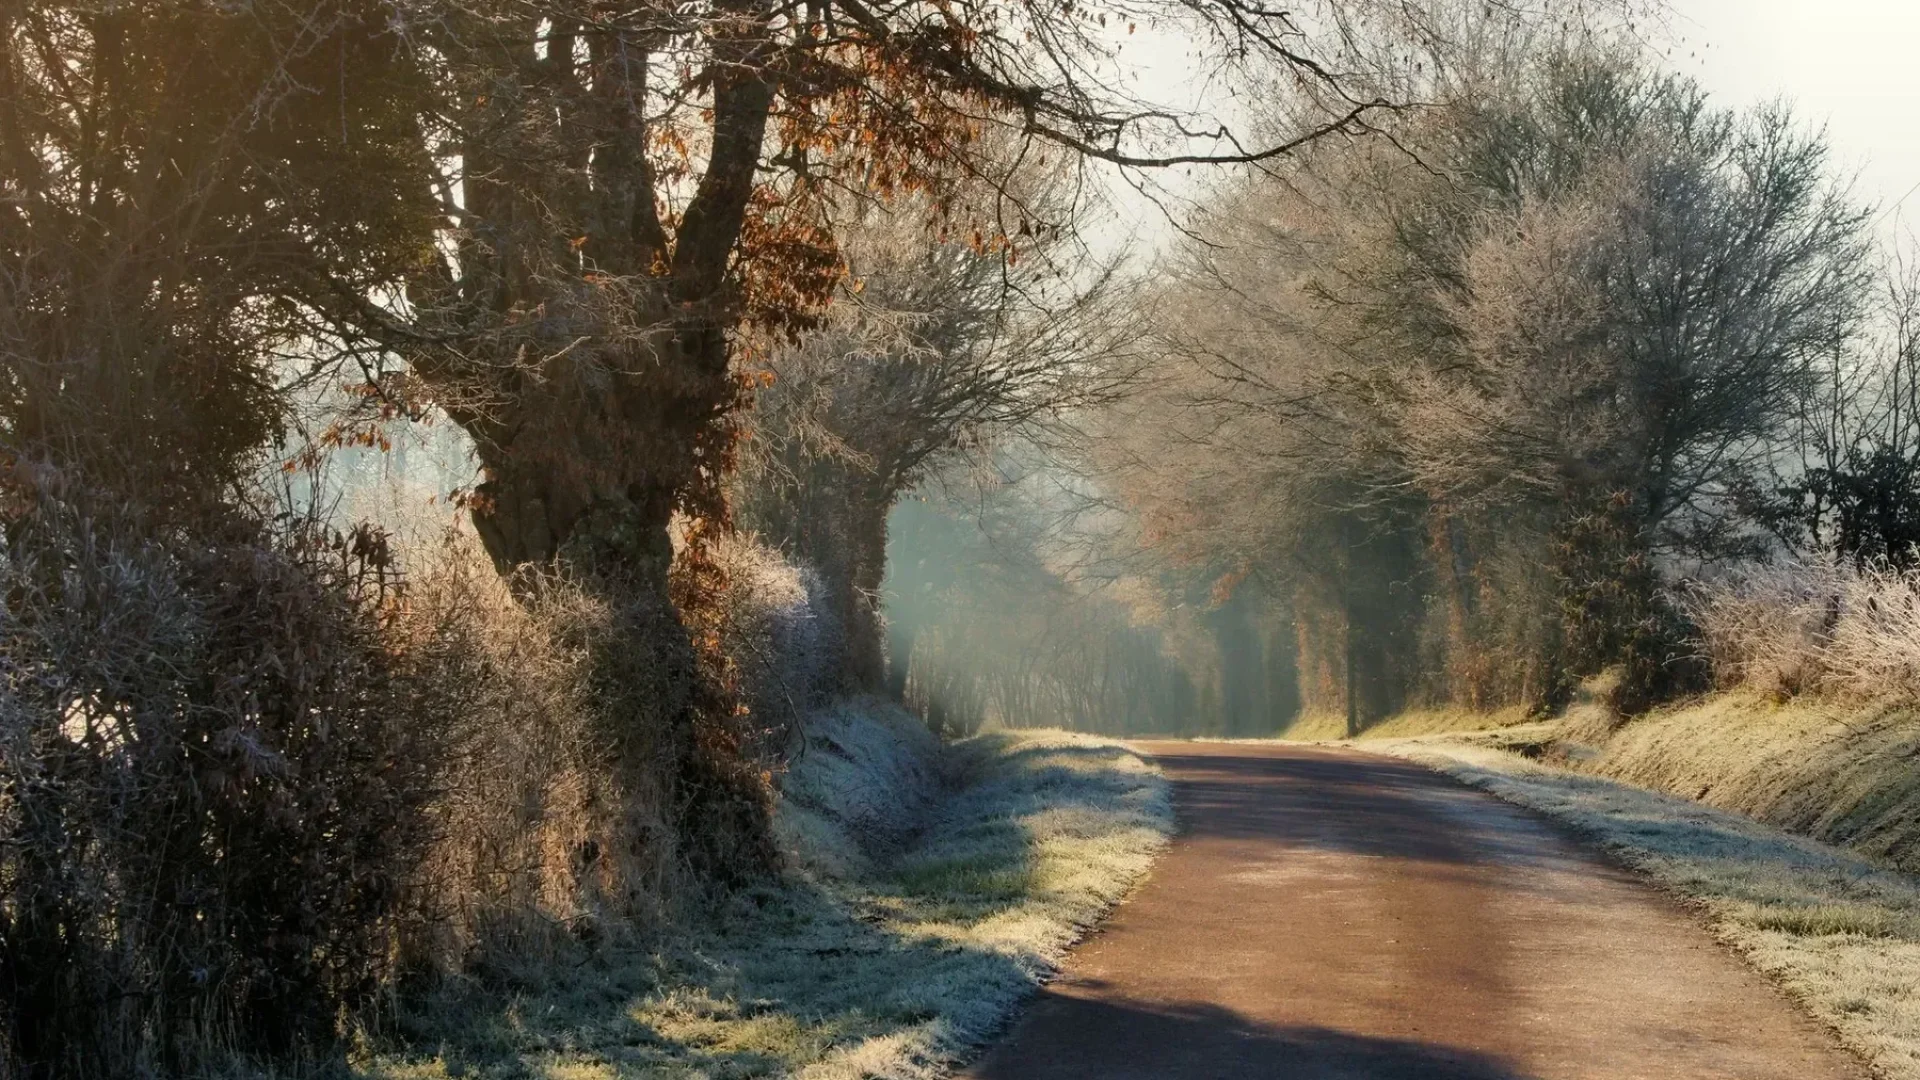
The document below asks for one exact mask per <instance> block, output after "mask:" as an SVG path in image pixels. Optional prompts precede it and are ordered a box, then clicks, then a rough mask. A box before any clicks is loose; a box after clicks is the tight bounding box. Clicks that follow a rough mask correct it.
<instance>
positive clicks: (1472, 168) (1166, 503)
mask: <svg viewBox="0 0 1920 1080" xmlns="http://www.w3.org/2000/svg"><path fill="white" fill-rule="evenodd" d="M1469 85H1470V86H1471V87H1472V89H1473V93H1472V94H1470V95H1468V96H1464V97H1461V98H1459V99H1457V100H1454V101H1452V102H1450V103H1448V104H1446V105H1444V106H1442V107H1440V108H1437V109H1435V110H1434V111H1432V112H1429V113H1426V114H1423V115H1422V116H1419V117H1409V118H1407V120H1406V122H1405V123H1404V124H1401V125H1396V126H1395V127H1394V129H1393V135H1394V138H1395V141H1396V142H1397V143H1398V144H1399V145H1400V146H1401V147H1404V148H1406V149H1408V150H1410V151H1411V152H1412V153H1411V156H1409V155H1404V154H1395V153H1389V152H1386V151H1384V150H1383V149H1382V148H1381V147H1380V146H1378V145H1377V144H1376V145H1360V144H1355V145H1335V144H1327V145H1322V146H1320V147H1317V148H1315V150H1314V151H1313V152H1310V153H1307V154H1304V155H1302V156H1301V157H1300V158H1298V159H1297V160H1296V161H1294V162H1292V163H1290V167H1289V168H1288V169H1287V170H1286V173H1285V175H1284V177H1283V178H1282V180H1281V182H1277V183H1276V182H1267V181H1265V180H1263V179H1254V180H1250V181H1249V182H1248V183H1247V185H1246V186H1245V187H1243V188H1241V189H1239V190H1238V191H1235V192H1233V193H1232V195H1231V196H1230V197H1229V198H1225V199H1222V200H1220V203H1219V204H1218V205H1219V206H1220V207H1221V209H1220V210H1219V212H1216V213H1213V214H1209V215H1208V216H1207V217H1205V218H1204V219H1202V221H1201V222H1200V223H1199V231H1200V233H1201V235H1202V237H1203V238H1204V239H1205V240H1206V241H1207V244H1204V245H1203V244H1195V245H1192V246H1191V247H1190V248H1189V249H1188V250H1186V251H1184V252H1183V253H1182V259H1183V261H1182V262H1180V263H1178V264H1176V273H1175V282H1176V284H1175V286H1174V287H1175V288H1177V289H1179V290H1182V293H1183V296H1182V299H1180V300H1178V301H1176V302H1175V305H1174V306H1176V307H1177V308H1178V309H1180V310H1183V311H1194V310H1210V311H1212V312H1215V313H1217V314H1215V315H1214V316H1212V317H1210V318H1203V319H1187V320H1183V322H1182V323H1181V324H1180V325H1179V326H1178V327H1176V328H1174V329H1173V330H1171V331H1170V332H1167V333H1165V334H1164V335H1163V341H1164V342H1165V345H1164V347H1165V348H1166V349H1167V350H1168V352H1169V354H1170V355H1171V356H1172V357H1174V358H1176V361H1177V363H1176V370H1175V371H1174V372H1173V373H1172V374H1171V375H1170V376H1169V381H1168V382H1167V383H1166V384H1165V389H1164V390H1163V391H1162V392H1161V393H1159V394H1157V395H1155V397H1154V398H1153V399H1150V400H1149V401H1146V402H1143V403H1142V405H1141V406H1140V408H1142V409H1148V410H1157V413H1156V415H1155V419H1156V421H1157V422H1156V423H1143V422H1140V421H1139V420H1138V419H1137V418H1134V417H1131V416H1130V417H1129V419H1128V421H1127V422H1126V423H1125V428H1126V430H1127V432H1129V433H1131V438H1132V441H1133V442H1134V443H1135V445H1133V446H1132V447H1131V448H1128V447H1127V440H1121V443H1120V445H1121V447H1122V450H1123V459H1124V460H1128V461H1132V462H1135V463H1144V464H1135V465H1133V466H1131V467H1129V468H1127V469H1125V470H1123V471H1124V473H1125V474H1126V475H1129V476H1130V477H1131V478H1132V480H1131V491H1132V493H1133V495H1134V498H1135V499H1136V502H1137V503H1138V505H1140V506H1141V507H1142V509H1143V511H1144V512H1145V513H1147V514H1148V518H1149V521H1150V523H1154V527H1155V528H1156V529H1157V530H1158V531H1159V532H1160V533H1161V534H1162V535H1165V536H1169V537H1177V538H1178V539H1177V544H1178V545H1179V546H1180V547H1181V548H1183V549H1184V550H1186V551H1188V552H1189V553H1191V554H1192V555H1194V556H1199V557H1209V558H1216V559H1224V560H1226V561H1227V562H1228V563H1229V564H1232V563H1240V564H1243V565H1267V566H1271V567H1274V570H1275V572H1276V573H1286V574H1291V575H1292V576H1293V577H1294V579H1295V580H1300V581H1312V580H1314V579H1315V578H1318V579H1319V581H1320V582H1321V585H1320V586H1319V587H1318V592H1319V593H1320V594H1321V596H1322V597H1323V600H1322V602H1323V603H1330V604H1332V605H1334V606H1336V607H1337V608H1340V609H1342V610H1343V611H1344V612H1345V614H1344V615H1343V616H1341V617H1339V618H1337V619H1335V620H1333V621H1334V622H1335V623H1337V624H1339V625H1344V627H1345V631H1346V633H1347V635H1348V637H1349V644H1350V645H1351V644H1352V640H1351V639H1352V635H1353V634H1354V633H1355V632H1356V631H1357V630H1358V629H1359V628H1360V627H1362V626H1366V625H1368V624H1371V627H1370V629H1369V630H1368V631H1367V634H1366V637H1367V638H1368V639H1371V640H1372V641H1374V642H1375V643H1376V644H1374V645H1372V646H1369V648H1370V649H1375V650H1383V652H1382V655H1383V656H1385V657H1392V658H1393V659H1392V664H1394V665H1402V667H1401V670H1402V671H1403V672H1405V674H1403V675H1401V676H1399V677H1398V678H1389V679H1388V682H1389V683H1397V685H1399V686H1402V687H1410V688H1414V689H1420V690H1421V692H1426V693H1436V694H1441V695H1446V696H1460V697H1465V698H1467V699H1469V700H1474V701H1476V702H1481V701H1487V700H1489V697H1491V699H1492V700H1499V699H1501V698H1504V697H1506V696H1507V695H1510V694H1515V693H1525V694H1526V695H1527V696H1529V697H1531V698H1532V700H1534V701H1536V702H1544V703H1549V704H1550V703H1553V702H1554V701H1555V700H1557V698H1558V696H1559V695H1562V694H1564V693H1565V691H1566V687H1567V686H1568V683H1567V681H1566V679H1567V677H1568V675H1581V674H1586V673H1590V672H1591V671H1592V670H1595V669H1596V668H1597V666H1599V665H1604V664H1608V663H1612V662H1614V661H1615V660H1616V659H1619V658H1620V656H1621V655H1623V650H1625V651H1627V652H1634V651H1636V650H1637V653H1636V655H1641V654H1644V655H1652V653H1653V652H1658V651H1659V650H1660V649H1671V648H1674V647H1675V643H1674V642H1671V641H1668V642H1667V643H1666V644H1664V645H1658V644H1657V643H1653V642H1651V641H1650V640H1646V641H1643V640H1642V637H1641V636H1636V635H1640V634H1641V631H1640V630H1632V631H1631V632H1629V630H1628V629H1627V628H1626V627H1625V626H1624V623H1633V624H1635V625H1636V626H1641V627H1642V629H1643V630H1645V631H1646V632H1647V633H1652V632H1654V630H1656V629H1660V627H1667V623H1666V622H1665V621H1663V620H1662V619H1661V618H1660V617H1658V614H1657V613H1658V610H1659V608H1660V605H1659V604H1658V603H1657V597H1656V596H1654V595H1652V594H1651V593H1648V594H1647V595H1639V594H1636V596H1635V597H1633V598H1631V600H1630V602H1629V600H1621V601H1620V602H1618V603H1609V604H1607V605H1604V606H1605V608H1606V610H1607V611H1610V612H1613V613H1615V614H1616V615H1618V617H1619V619H1621V620H1623V621H1624V622H1623V626H1622V627H1619V628H1614V629H1609V630H1607V631H1606V632H1605V633H1602V634H1599V635H1598V636H1594V635H1592V634H1590V633H1588V631H1589V630H1591V629H1592V628H1591V626H1590V625H1589V624H1591V623H1592V622H1593V621H1594V620H1593V615H1594V613H1595V611H1597V610H1599V609H1597V608H1595V607H1594V606H1593V605H1592V604H1589V603H1587V602H1585V601H1582V600H1579V599H1578V598H1579V597H1583V596H1585V597H1593V596H1599V595H1601V594H1602V593H1604V592H1606V590H1608V589H1613V588H1615V587H1616V586H1620V585H1621V584H1622V583H1625V582H1634V583H1637V584H1636V585H1635V588H1637V589H1639V590H1641V591H1642V592H1646V590H1648V589H1653V588H1654V587H1656V586H1657V584H1658V581H1659V575H1658V574H1657V573H1656V572H1654V570H1653V569H1652V566H1653V562H1654V560H1656V559H1657V558H1658V557H1660V556H1661V555H1662V554H1663V553H1668V552H1676V551H1681V550H1683V549H1684V550H1688V551H1693V550H1695V549H1697V547H1698V544H1699V542H1700V541H1702V540H1703V539H1710V538H1712V537H1714V536H1716V535H1719V534H1720V533H1721V532H1723V531H1724V529H1723V528H1722V526H1723V525H1725V524H1726V523H1730V522H1732V521H1733V520H1734V519H1735V516H1736V515H1735V513H1734V511H1735V507H1734V505H1733V503H1732V496H1733V495H1734V494H1735V493H1736V492H1737V490H1738V489H1739V485H1740V483H1741V481H1742V479H1743V478H1744V477H1747V476H1749V475H1751V474H1752V472H1753V470H1754V469H1755V468H1757V467H1759V466H1760V465H1762V464H1763V463H1765V462H1766V461H1767V460H1768V459H1769V456H1770V455H1771V454H1772V453H1773V452H1774V448H1775V447H1777V446H1779V445H1780V442H1781V440H1782V439H1783V438H1784V437H1785V436H1786V435H1787V434H1788V431H1789V428H1790V427H1791V425H1792V423H1793V421H1794V418H1795V417H1796V416H1797V415H1798V414H1799V410H1800V408H1801V405H1802V402H1803V400H1804V394H1805V393H1806V392H1807V391H1808V390H1809V389H1810V376H1811V373H1812V372H1815V371H1817V370H1818V369H1819V368H1820V366H1821V365H1822V364H1823V363H1824V361H1825V358H1826V357H1829V356H1831V355H1832V354H1833V353H1834V351H1835V350H1836V349H1837V348H1838V347H1839V345H1840V343H1841V342H1843V341H1844V340H1845V339H1846V336H1847V335H1848V333H1849V332H1850V331H1851V328H1852V326H1853V324H1854V322H1855V319H1856V315H1857V311H1858V303H1859V297H1860V295H1861V284H1862V280H1861V276H1860V271H1859V267H1860V265H1861V259H1860V255H1861V247H1860V242H1861V241H1860V226H1861V223H1862V217H1861V214H1860V211H1859V210H1858V209H1857V208H1856V207H1855V206H1853V205H1852V204H1851V202H1850V201H1849V200H1848V199H1847V198H1846V197H1845V194H1844V192H1842V191H1840V190H1838V189H1837V188H1836V187H1835V186H1834V185H1832V184H1831V183H1830V181H1829V179H1828V173H1827V170H1826V165H1825V151H1824V144H1823V143H1822V142H1821V141H1820V139H1819V138H1818V137H1817V136H1813V135H1807V134H1804V133H1802V132H1801V131H1800V130H1799V129H1798V128H1797V127H1796V126H1795V125H1794V124H1793V123H1792V121H1791V120H1790V118H1788V117H1787V116H1786V115H1785V114H1784V113H1781V112H1779V111H1777V110H1773V111H1767V110H1763V111H1761V112H1758V113H1754V114H1751V115H1748V116H1744V117H1742V116H1735V115H1733V114H1729V113H1725V112H1720V111H1716V110H1713V109H1710V108H1708V107H1707V106H1706V104H1705V102H1704V100H1703V98H1702V97H1701V95H1700V94H1699V92H1698V91H1697V90H1696V89H1694V88H1693V87H1691V86H1690V85H1689V84H1687V83H1685V82H1684V81H1682V80H1676V79H1671V78H1662V77H1657V76H1653V75H1649V74H1647V73H1645V72H1644V71H1643V70H1642V69H1641V68H1640V66H1639V65H1638V62H1637V61H1635V60H1633V59H1632V58H1631V57H1629V56H1623V55H1619V54H1612V53H1606V52H1600V53H1595V52H1579V51H1575V52H1567V51H1551V52H1548V53H1546V54H1544V55H1540V54H1535V55H1533V56H1530V57H1527V58H1526V63H1525V64H1524V65H1520V66H1517V67H1514V68H1513V69H1511V70H1510V71H1509V72H1507V73H1505V74H1504V75H1502V76H1501V77H1500V78H1498V79H1495V78H1491V77H1485V78H1482V79H1480V80H1478V81H1473V82H1470V83H1469ZM1189 297H1191V298H1189ZM1141 440H1144V443H1142V442H1141ZM1176 462H1177V464H1175V463H1176ZM1191 477H1198V478H1199V481H1198V482H1197V483H1196V482H1194V481H1192V480H1191V479H1189V478H1191ZM1594 523H1601V525H1595V524H1594ZM1603 539H1604V546H1606V548H1607V550H1606V551H1605V552H1601V551H1599V550H1597V549H1595V550H1587V548H1588V547H1590V546H1591V545H1593V544H1600V543H1602V541H1603ZM1362 551H1369V552H1373V553H1374V554H1376V555H1379V556H1382V557H1386V558H1387V562H1385V563H1369V564H1368V565H1367V566H1366V568H1365V569H1364V570H1360V566H1361V563H1360V562H1359V561H1357V560H1358V556H1359V554H1360V553H1361V552H1362ZM1389 552H1391V553H1393V554H1391V555H1390V556H1389V555H1388V554H1387V553H1389ZM1328 553H1346V555H1345V556H1344V557H1338V558H1329V557H1328ZM1541 565H1545V566H1547V567H1548V568H1550V569H1551V570H1552V571H1553V572H1552V573H1547V574H1541V573H1539V572H1537V568H1538V567H1540V566H1541ZM1529 566H1532V567H1533V568H1534V569H1528V567H1529ZM1594 575H1598V577H1595V576H1594ZM1383 579H1384V580H1385V581H1386V582H1387V583H1389V584H1388V586H1387V587H1386V592H1384V593H1383V594H1382V595H1381V596H1380V597H1379V598H1377V602H1376V600H1368V601H1366V602H1364V603H1359V604H1358V605H1357V606H1356V601H1357V600H1358V598H1359V597H1358V593H1357V591H1356V590H1364V589H1367V588H1379V587H1381V582H1382V580H1383ZM1429 582H1430V583H1431V585H1432V586H1434V587H1436V588H1435V597H1436V600H1437V601H1438V602H1439V604H1440V607H1439V608H1437V609H1436V610H1435V611H1434V612H1433V614H1432V615H1431V616H1428V615H1425V614H1423V613H1422V612H1423V610H1424V609H1425V608H1426V606H1427V600H1426V599H1425V594H1426V592H1427V589H1428V588H1429V584H1428V583H1429ZM1395 590H1397V592H1396V591H1395ZM1596 590H1599V591H1596ZM1363 610H1364V611H1366V612H1368V614H1367V615H1366V618H1365V620H1364V621H1362V620H1361V619H1360V618H1359V614H1360V612H1362V611H1363ZM1529 611H1531V612H1533V614H1527V612H1529ZM1542 611H1545V612H1558V611H1564V612H1565V616H1564V618H1561V617H1555V618H1554V619H1552V620H1546V619H1542V618H1541V617H1540V615H1539V614H1538V613H1539V612H1542ZM1423 622H1426V623H1430V624H1432V625H1430V626H1428V627H1426V628H1422V627H1421V626H1420V624H1421V623H1423ZM1555 623H1558V624H1559V625H1557V626H1556V625H1554V624H1555ZM1642 624H1644V625H1642ZM1656 624H1658V626H1656ZM1443 627H1444V628H1445V629H1442V628H1443ZM1521 628H1526V629H1525V630H1524V632H1520V633H1518V634H1517V637H1516V633H1517V632H1518V631H1520V629H1521ZM1667 629H1670V627H1667ZM1667 629H1660V632H1661V633H1665V632H1667ZM1616 631H1617V632H1616ZM1410 637H1416V638H1425V639H1426V640H1427V641H1428V644H1422V645H1419V646H1418V647H1417V648H1410V647H1408V646H1407V645H1406V644H1405V643H1406V642H1407V641H1408V640H1409V638H1410ZM1635 642H1638V643H1639V644H1632V643H1635ZM1420 655H1424V656H1425V657H1426V659H1416V657H1417V656H1420ZM1404 665H1414V666H1416V667H1425V669H1426V670H1427V671H1428V672H1433V673H1436V674H1438V673H1440V672H1445V673H1446V674H1445V675H1444V676H1443V677H1440V678H1437V679H1436V678H1433V677H1432V676H1431V675H1425V676H1423V675H1419V674H1418V673H1417V672H1415V671H1412V670H1409V669H1408V668H1407V667H1405V666H1404ZM1302 666H1303V669H1306V670H1310V669H1311V668H1312V667H1314V665H1312V664H1305V663H1303V665H1302ZM1346 666H1347V667H1348V669H1349V671H1353V670H1354V669H1356V668H1357V667H1361V666H1364V665H1360V664H1358V663H1357V656H1356V655H1355V654H1353V652H1352V650H1351V649H1350V650H1349V660H1348V663H1347V665H1346ZM1649 670H1651V669H1649ZM1502 673H1504V676H1503V675H1502ZM1516 676H1517V678H1516ZM1379 677H1382V678H1385V677H1386V676H1385V675H1381V676H1379ZM1489 677H1492V678H1502V677H1504V678H1505V679H1506V680H1508V681H1506V682H1505V683H1504V685H1501V684H1499V683H1495V684H1493V685H1489V684H1487V683H1486V682H1484V681H1483V680H1485V679H1487V678H1489ZM1349 681H1350V682H1351V681H1353V680H1351V679H1350V680H1349ZM1365 682H1366V680H1360V681H1359V682H1358V683H1356V685H1362V684H1364V683H1365ZM1421 683H1425V686H1424V688H1422V687H1421V686H1420V685H1419V684H1421ZM1352 696H1353V695H1352V694H1351V693H1349V695H1348V698H1349V701H1351V699H1352ZM1390 697H1391V695H1389V697H1388V698H1379V699H1376V700H1388V699H1389V698H1390Z"/></svg>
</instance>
